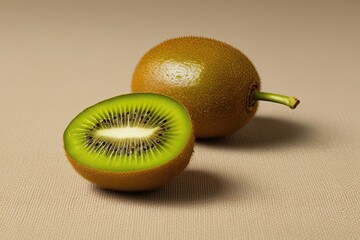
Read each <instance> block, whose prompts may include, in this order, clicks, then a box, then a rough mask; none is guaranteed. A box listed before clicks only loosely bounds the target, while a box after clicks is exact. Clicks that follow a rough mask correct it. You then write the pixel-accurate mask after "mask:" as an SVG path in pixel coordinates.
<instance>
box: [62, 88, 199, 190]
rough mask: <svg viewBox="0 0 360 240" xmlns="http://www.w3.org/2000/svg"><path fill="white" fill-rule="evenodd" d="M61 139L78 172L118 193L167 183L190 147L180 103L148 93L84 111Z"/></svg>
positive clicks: (182, 165)
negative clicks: (118, 191)
mask: <svg viewBox="0 0 360 240" xmlns="http://www.w3.org/2000/svg"><path fill="white" fill-rule="evenodd" d="M63 138H64V148H65V152H66V155H67V157H68V160H69V161H70V163H71V165H72V166H73V167H74V169H75V170H76V171H77V172H78V173H79V174H80V175H81V176H83V177H84V178H85V179H87V180H89V181H91V182H93V183H94V184H96V185H98V186H100V187H101V188H105V189H112V190H120V191H143V190H150V189H154V188H157V187H160V186H162V185H164V184H166V183H168V182H170V181H171V180H172V179H174V178H175V177H176V176H177V175H179V174H180V173H181V172H182V171H183V170H184V169H185V168H186V166H187V165H188V163H189V160H190V158H191V155H192V153H193V147H194V134H193V128H192V122H191V119H190V116H189V114H188V112H187V110H186V109H185V107H184V106H183V105H182V104H180V103H179V102H177V101H176V100H174V99H172V98H169V97H166V96H162V95H158V94H151V93H138V94H126V95H121V96H117V97H114V98H110V99H107V100H105V101H102V102H99V103H97V104H95V105H93V106H91V107H89V108H87V109H85V110H84V111H82V112H81V113H80V114H78V115H77V116H76V117H75V118H74V119H73V120H72V121H71V122H70V124H69V125H68V126H67V128H66V130H65V132H64V135H63Z"/></svg>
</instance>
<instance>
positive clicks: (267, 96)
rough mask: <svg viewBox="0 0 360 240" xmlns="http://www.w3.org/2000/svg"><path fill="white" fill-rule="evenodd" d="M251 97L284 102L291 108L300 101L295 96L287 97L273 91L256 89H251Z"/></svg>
mask: <svg viewBox="0 0 360 240" xmlns="http://www.w3.org/2000/svg"><path fill="white" fill-rule="evenodd" d="M252 98H253V100H263V101H269V102H275V103H280V104H284V105H286V106H289V107H290V108H291V109H294V108H296V106H297V105H298V104H299V103H300V100H298V99H297V98H295V97H289V96H285V95H280V94H275V93H267V92H260V91H258V90H254V91H253V93H252Z"/></svg>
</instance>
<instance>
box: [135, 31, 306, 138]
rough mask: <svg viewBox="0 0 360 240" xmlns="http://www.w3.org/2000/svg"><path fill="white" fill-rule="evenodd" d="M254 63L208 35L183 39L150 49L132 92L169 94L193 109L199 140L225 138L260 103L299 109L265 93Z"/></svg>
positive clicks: (289, 101)
mask: <svg viewBox="0 0 360 240" xmlns="http://www.w3.org/2000/svg"><path fill="white" fill-rule="evenodd" d="M260 87H261V82H260V78H259V75H258V73H257V71H256V69H255V67H254V65H253V64H252V62H251V61H250V60H249V59H248V58H247V57H246V56H245V55H244V54H243V53H242V52H240V51H239V50H238V49H236V48H234V47H232V46H230V45H229V44H226V43H224V42H221V41H218V40H215V39H210V38H205V37H195V36H188V37H178V38H173V39H169V40H166V41H164V42H162V43H160V44H159V45H157V46H155V47H153V48H152V49H150V50H149V51H148V52H147V53H145V55H144V56H143V57H142V58H141V59H140V61H139V63H138V64H137V66H136V68H135V71H134V74H133V77H132V91H133V92H151V93H159V94H163V95H167V96H170V97H172V98H174V99H176V100H178V101H179V102H181V103H182V104H183V105H184V106H185V107H186V108H187V109H188V111H189V113H190V115H191V118H192V121H193V124H194V129H195V135H196V137H198V138H213V137H222V136H226V135H228V134H230V133H233V132H235V131H237V130H238V129H240V128H241V127H243V126H244V125H245V124H246V123H247V122H249V120H250V119H251V118H252V117H253V116H254V115H255V112H256V110H257V107H258V100H265V101H272V102H277V103H281V104H285V105H287V106H289V107H290V108H295V107H296V106H297V105H298V104H299V100H298V99H296V98H294V97H289V96H284V95H279V94H274V93H267V92H261V91H260Z"/></svg>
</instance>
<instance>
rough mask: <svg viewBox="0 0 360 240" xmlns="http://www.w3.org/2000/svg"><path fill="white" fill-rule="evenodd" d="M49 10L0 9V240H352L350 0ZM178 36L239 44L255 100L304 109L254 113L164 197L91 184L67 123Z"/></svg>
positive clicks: (356, 143) (357, 55)
mask: <svg viewBox="0 0 360 240" xmlns="http://www.w3.org/2000/svg"><path fill="white" fill-rule="evenodd" d="M54 2H55V1H43V2H41V1H23V2H20V1H6V0H0V104H1V113H0V114H1V117H0V239H157V240H160V239H359V238H360V150H359V149H360V121H359V118H360V110H359V107H358V101H359V100H358V96H357V95H358V92H359V89H360V79H359V71H358V68H359V66H360V47H359V46H360V45H359V42H360V28H359V23H360V15H359V11H360V4H359V2H358V1H307V2H304V1H301V2H299V3H292V2H294V1H283V2H281V1H275V2H274V1H253V2H251V1H247V2H243V1H221V3H220V1H218V2H215V1H207V3H205V2H204V1H187V0H185V1H178V2H170V1H147V2H149V3H145V1H144V2H143V3H140V1H57V2H58V3H54ZM150 2H151V3H150ZM235 2H237V3H235ZM182 35H200V36H208V37H212V38H216V39H219V40H222V41H225V42H227V43H230V44H231V45H233V46H235V47H237V48H239V49H241V50H242V51H243V52H244V53H245V54H246V55H247V56H248V57H249V58H250V59H251V60H252V61H253V62H254V64H255V66H256V67H257V70H258V72H259V74H260V76H261V79H262V83H263V84H262V87H263V90H266V91H274V92H279V93H283V94H290V95H294V96H297V97H299V98H300V99H301V104H300V105H299V106H298V108H297V109H296V110H290V109H288V108H286V107H284V106H279V105H275V104H271V103H267V102H262V103H261V104H260V107H259V111H258V113H257V115H256V117H255V118H254V119H253V120H252V121H251V122H250V123H249V124H248V125H247V126H246V127H245V128H243V129H242V130H240V131H239V132H237V133H235V134H233V135H231V136H229V137H228V138H225V139H217V140H211V141H198V142H197V143H196V146H195V153H194V155H193V157H192V159H191V161H190V164H189V166H188V168H187V169H186V170H185V171H184V172H183V173H182V174H181V175H180V176H179V177H178V178H177V179H176V180H175V181H174V182H172V183H170V184H169V185H167V186H165V187H163V188H161V189H158V190H156V191H153V192H146V193H137V194H130V193H126V194H125V193H117V192H111V191H105V190H101V189H99V188H97V187H94V186H93V185H92V184H90V183H89V182H87V181H86V180H84V179H83V178H81V177H80V176H79V175H78V174H77V173H76V172H75V171H74V170H73V168H72V167H71V165H70V164H69V163H68V161H67V160H66V157H65V154H64V151H63V143H62V134H63V131H64V129H65V127H66V126H67V124H68V123H69V122H70V120H71V119H72V118H73V117H74V116H75V115H76V114H77V113H79V112H80V111H82V110H83V109H84V108H86V107H88V106H90V105H92V104H95V103H96V102H98V101H100V100H103V99H107V98H110V97H113V96H115V95H119V94H123V93H128V92H129V91H130V81H131V75H132V72H133V69H134V68H135V66H136V63H137V61H138V60H139V59H140V57H141V56H142V54H143V53H145V52H146V51H147V50H148V49H150V48H151V47H152V46H154V45H155V44H157V43H159V42H161V41H163V40H165V39H167V38H171V37H175V36H182Z"/></svg>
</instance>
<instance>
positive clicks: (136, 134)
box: [95, 127, 159, 139]
mask: <svg viewBox="0 0 360 240" xmlns="http://www.w3.org/2000/svg"><path fill="white" fill-rule="evenodd" d="M158 129H159V127H155V128H141V127H122V128H109V129H99V130H97V131H96V132H95V135H96V136H98V137H108V138H115V139H131V138H146V137H150V136H151V135H153V134H154V132H156V131H157V130H158Z"/></svg>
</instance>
